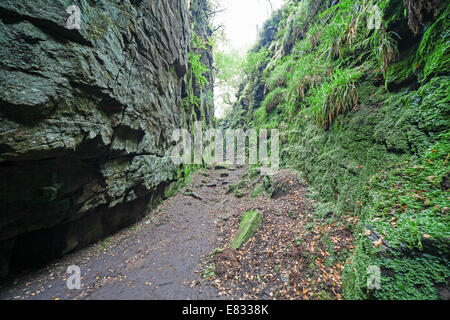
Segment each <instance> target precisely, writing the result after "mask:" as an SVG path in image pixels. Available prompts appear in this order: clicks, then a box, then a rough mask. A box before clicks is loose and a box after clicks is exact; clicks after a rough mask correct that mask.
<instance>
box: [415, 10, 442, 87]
mask: <svg viewBox="0 0 450 320" xmlns="http://www.w3.org/2000/svg"><path fill="white" fill-rule="evenodd" d="M449 16H450V4H449V3H447V6H446V7H445V10H444V9H443V10H442V12H441V14H440V15H439V16H438V18H437V19H436V21H435V22H434V23H433V24H432V25H431V26H430V27H429V28H428V29H427V31H426V32H425V34H424V36H423V39H422V42H421V44H420V47H419V50H418V51H417V58H416V62H415V67H416V68H421V69H423V76H424V79H426V80H428V79H429V78H430V77H431V76H438V75H442V74H448V73H449V71H450V28H449V21H450V20H449Z"/></svg>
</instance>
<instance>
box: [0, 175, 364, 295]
mask: <svg viewBox="0 0 450 320" xmlns="http://www.w3.org/2000/svg"><path fill="white" fill-rule="evenodd" d="M248 210H258V211H260V212H261V213H262V214H263V221H262V223H261V226H260V227H259V229H258V231H257V232H256V234H255V235H254V237H252V238H251V239H250V240H249V241H248V242H247V243H245V244H244V245H243V246H242V247H241V248H240V249H239V250H233V249H230V244H231V242H232V241H233V238H234V236H235V234H236V232H237V229H238V227H239V224H240V221H241V218H242V215H243V214H244V213H245V212H246V211H248ZM356 223H357V221H356V220H355V219H354V218H352V217H340V218H336V219H327V217H323V218H317V217H315V215H314V210H313V201H312V200H309V199H308V198H307V195H306V185H305V183H304V181H299V179H298V178H297V176H296V175H295V174H294V173H293V172H290V171H287V170H281V171H280V172H279V173H277V175H275V176H274V177H272V178H271V179H269V178H267V177H266V178H264V177H263V176H261V175H260V174H258V172H256V174H255V172H249V170H248V168H247V167H241V168H234V167H233V168H222V167H216V168H212V169H209V170H203V171H199V172H197V173H195V174H194V176H193V177H192V179H191V181H190V183H189V185H188V186H187V187H185V188H183V189H182V190H181V192H180V193H178V194H177V195H176V196H174V197H172V198H170V199H168V200H166V201H164V202H163V203H162V204H161V205H159V206H158V207H157V208H155V209H154V210H152V212H149V214H148V215H147V216H146V217H145V218H143V219H142V220H141V221H139V222H137V223H136V224H135V225H133V226H131V227H128V228H127V229H124V230H122V231H121V232H119V233H117V234H115V235H113V236H111V237H109V238H107V239H104V240H102V241H100V242H98V243H97V244H94V245H91V246H89V247H87V248H85V249H83V250H80V251H78V252H76V253H73V254H69V255H67V256H65V257H63V258H61V259H59V260H57V261H54V262H52V263H50V264H48V265H46V266H45V267H43V268H41V269H39V270H36V271H29V272H26V273H22V274H19V275H15V276H12V277H9V278H7V279H3V280H2V281H1V282H0V299H1V300H24V299H31V300H65V299H67V300H78V299H88V300H110V299H124V300H130V299H132V300H185V299H187V300H193V299H195V300H218V299H341V298H342V296H341V280H340V279H341V272H342V269H343V264H344V263H345V259H346V258H347V257H348V255H349V254H350V253H351V252H352V250H353V246H352V240H353V238H352V236H351V234H352V233H351V230H352V228H353V226H354V225H355V224H356ZM71 265H77V266H79V267H80V269H81V289H80V290H69V289H68V287H67V277H69V276H70V274H68V273H67V268H68V267H69V266H71Z"/></svg>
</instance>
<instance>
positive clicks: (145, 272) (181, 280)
mask: <svg viewBox="0 0 450 320" xmlns="http://www.w3.org/2000/svg"><path fill="white" fill-rule="evenodd" d="M223 171H224V170H214V169H212V170H208V171H207V172H203V175H202V173H200V172H199V173H196V174H195V175H194V177H193V178H192V180H191V182H190V185H189V186H188V187H189V188H190V189H191V190H193V192H194V194H193V195H184V194H183V193H180V194H178V195H176V196H175V197H173V198H171V199H169V200H167V201H166V202H164V203H163V204H162V205H160V206H159V207H158V208H157V209H155V210H154V212H153V214H151V215H149V216H148V217H146V218H144V219H143V220H142V221H141V222H139V223H137V224H136V225H135V226H133V227H132V228H129V229H126V230H124V231H122V232H120V233H118V234H116V235H114V236H113V237H111V238H108V239H106V240H104V241H103V242H101V243H98V244H96V245H93V246H90V247H88V248H86V249H83V250H81V251H78V252H76V253H74V254H71V255H68V256H65V257H64V258H62V259H60V260H59V261H57V262H54V263H51V264H49V265H48V266H46V267H44V268H43V269H41V270H38V271H35V272H32V273H28V274H25V275H22V276H20V277H18V278H15V279H8V280H6V281H4V282H3V283H2V284H0V299H3V300H9V299H45V300H48V299H51V300H53V299H137V300H140V299H152V300H158V299H199V300H203V299H221V298H228V299H229V298H231V297H226V295H219V291H218V290H217V289H216V288H215V287H213V286H212V285H211V284H209V283H202V284H199V283H198V282H199V281H198V279H199V274H198V269H199V264H200V260H201V259H202V258H203V257H205V256H207V255H208V254H209V253H210V252H212V251H213V250H214V248H215V245H216V243H217V236H216V228H215V223H217V221H215V219H216V218H217V217H215V216H214V215H215V210H214V207H215V206H217V205H218V204H219V205H220V202H221V201H223V199H224V198H225V197H228V196H227V195H226V194H225V193H226V191H227V190H228V187H227V186H228V185H229V184H230V183H232V182H233V181H236V180H239V178H240V176H241V175H242V174H244V173H245V172H246V170H245V169H242V168H241V169H233V170H225V171H226V172H227V174H228V176H226V177H221V175H223ZM208 185H209V186H208ZM186 194H187V193H186ZM197 196H199V197H200V198H201V199H198V198H196V197H197ZM158 213H159V214H158ZM70 265H78V266H80V268H81V273H82V280H81V284H82V289H81V290H69V289H67V285H66V278H67V276H68V274H67V273H66V270H67V267H68V266H70Z"/></svg>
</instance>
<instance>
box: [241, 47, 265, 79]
mask: <svg viewBox="0 0 450 320" xmlns="http://www.w3.org/2000/svg"><path fill="white" fill-rule="evenodd" d="M268 62H269V50H267V49H266V48H261V49H260V50H259V51H257V52H253V51H251V52H249V53H248V55H247V59H246V63H245V66H244V72H245V74H246V75H247V77H252V76H255V75H257V74H258V73H260V72H261V71H262V70H263V69H264V68H265V67H266V65H267V63H268Z"/></svg>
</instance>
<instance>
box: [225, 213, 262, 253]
mask: <svg viewBox="0 0 450 320" xmlns="http://www.w3.org/2000/svg"><path fill="white" fill-rule="evenodd" d="M261 222H262V214H261V212H259V211H257V210H252V211H247V212H246V213H244V215H243V216H242V220H241V224H240V225H239V229H238V231H237V234H236V236H235V238H234V240H233V244H232V245H231V247H232V248H233V249H239V248H240V247H241V246H242V245H243V244H244V243H245V242H247V241H248V240H249V239H250V238H251V237H253V235H254V234H255V233H256V231H257V230H258V228H259V226H260V224H261Z"/></svg>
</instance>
